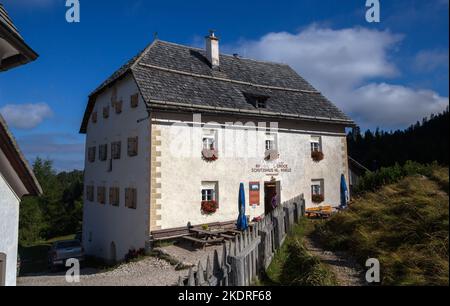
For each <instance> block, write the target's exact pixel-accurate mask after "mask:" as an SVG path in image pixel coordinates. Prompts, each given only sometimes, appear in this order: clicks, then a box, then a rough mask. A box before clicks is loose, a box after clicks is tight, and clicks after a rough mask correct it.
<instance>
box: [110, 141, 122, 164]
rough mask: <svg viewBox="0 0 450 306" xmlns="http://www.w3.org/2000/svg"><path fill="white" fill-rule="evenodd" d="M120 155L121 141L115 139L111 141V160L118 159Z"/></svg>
mask: <svg viewBox="0 0 450 306" xmlns="http://www.w3.org/2000/svg"><path fill="white" fill-rule="evenodd" d="M121 155H122V142H121V141H115V142H113V143H111V158H112V159H113V160H118V159H120V158H121Z"/></svg>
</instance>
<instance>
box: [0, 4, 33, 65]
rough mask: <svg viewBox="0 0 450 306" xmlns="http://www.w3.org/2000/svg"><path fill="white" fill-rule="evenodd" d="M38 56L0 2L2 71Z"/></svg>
mask: <svg viewBox="0 0 450 306" xmlns="http://www.w3.org/2000/svg"><path fill="white" fill-rule="evenodd" d="M37 57H38V55H37V53H36V52H34V51H33V49H31V48H30V47H29V46H28V45H27V44H26V43H25V41H24V40H23V38H22V36H21V35H20V33H19V31H18V30H17V28H16V26H15V25H14V23H13V22H12V20H11V18H10V17H9V15H8V13H7V12H6V9H5V8H4V7H3V5H2V4H1V3H0V71H5V70H9V69H11V68H14V67H17V66H20V65H24V64H26V63H28V62H30V61H34V60H35V59H36V58H37Z"/></svg>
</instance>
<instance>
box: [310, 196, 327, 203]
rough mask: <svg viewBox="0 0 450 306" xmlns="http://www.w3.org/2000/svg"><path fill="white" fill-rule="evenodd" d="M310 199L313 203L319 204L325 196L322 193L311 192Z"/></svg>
mask: <svg viewBox="0 0 450 306" xmlns="http://www.w3.org/2000/svg"><path fill="white" fill-rule="evenodd" d="M312 201H313V203H317V204H320V203H322V202H323V201H325V197H324V196H323V194H313V196H312Z"/></svg>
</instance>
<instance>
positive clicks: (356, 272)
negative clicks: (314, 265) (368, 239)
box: [304, 237, 366, 286]
mask: <svg viewBox="0 0 450 306" xmlns="http://www.w3.org/2000/svg"><path fill="white" fill-rule="evenodd" d="M304 243H305V247H306V249H307V250H308V251H309V252H310V253H311V254H312V255H314V256H316V257H318V258H320V260H321V261H322V262H323V263H325V264H326V265H327V266H329V267H330V269H331V271H332V272H333V273H334V275H335V276H336V280H337V282H338V284H339V285H340V286H364V285H366V283H365V281H364V278H363V273H362V269H361V267H360V265H359V264H358V263H357V262H356V261H354V260H352V259H350V258H348V256H346V254H343V253H339V252H330V251H325V250H324V249H322V248H321V247H320V246H319V245H318V243H317V242H316V241H314V240H313V239H311V238H308V237H305V239H304Z"/></svg>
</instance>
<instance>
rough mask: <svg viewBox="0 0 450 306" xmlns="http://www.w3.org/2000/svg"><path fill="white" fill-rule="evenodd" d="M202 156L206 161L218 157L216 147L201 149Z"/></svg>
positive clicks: (214, 159) (212, 160)
mask: <svg viewBox="0 0 450 306" xmlns="http://www.w3.org/2000/svg"><path fill="white" fill-rule="evenodd" d="M202 158H203V160H204V161H207V162H214V161H216V160H218V159H219V153H218V152H217V150H216V149H203V151H202Z"/></svg>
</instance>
